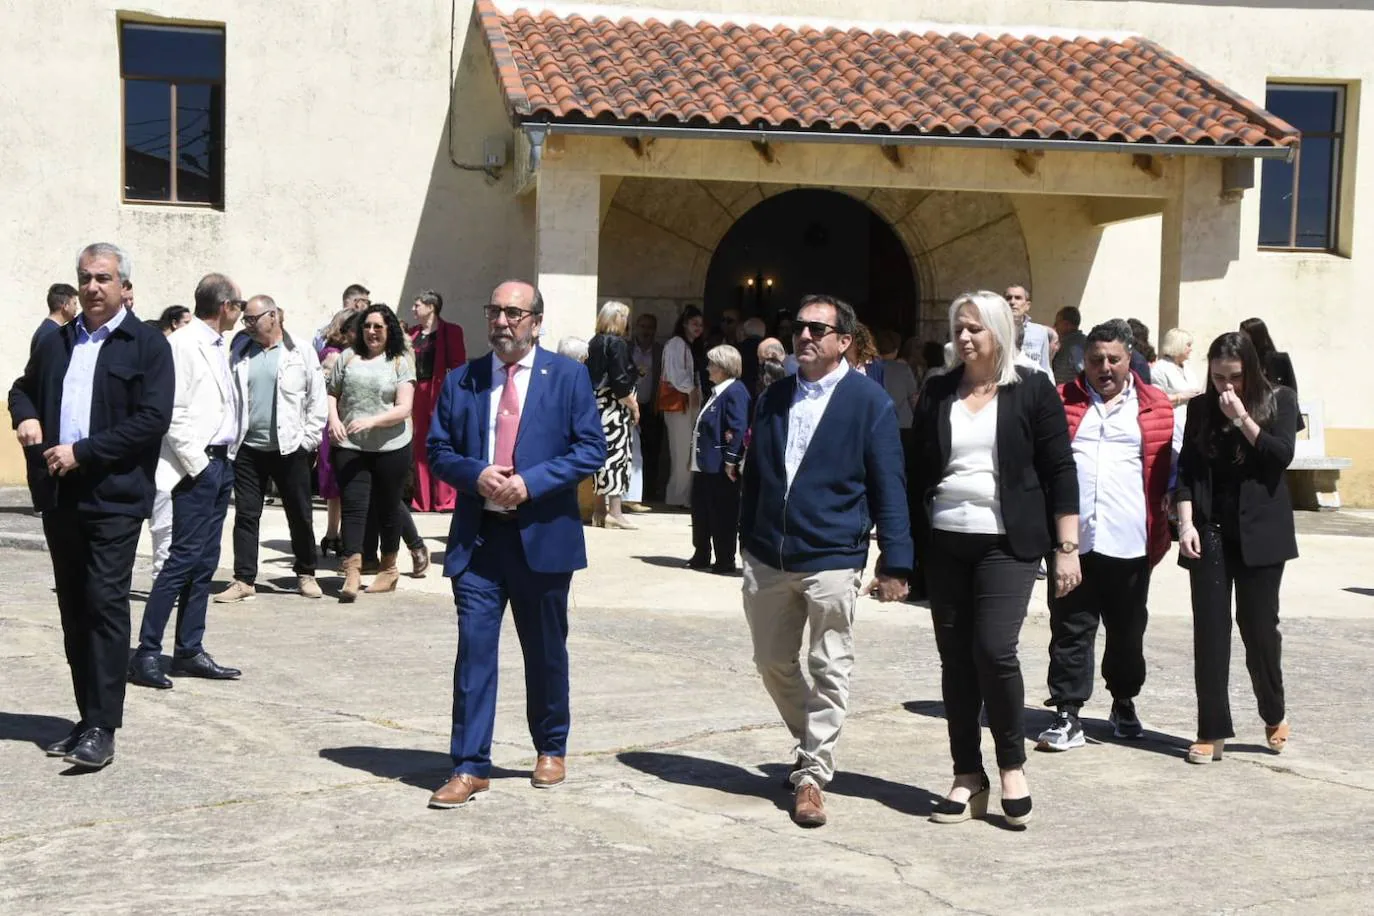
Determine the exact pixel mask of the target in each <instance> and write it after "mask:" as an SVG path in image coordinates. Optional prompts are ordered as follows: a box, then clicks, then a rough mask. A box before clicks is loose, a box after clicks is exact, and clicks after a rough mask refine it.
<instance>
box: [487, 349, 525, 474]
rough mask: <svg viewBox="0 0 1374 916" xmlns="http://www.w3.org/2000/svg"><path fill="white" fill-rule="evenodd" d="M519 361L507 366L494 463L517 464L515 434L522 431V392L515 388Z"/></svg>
mask: <svg viewBox="0 0 1374 916" xmlns="http://www.w3.org/2000/svg"><path fill="white" fill-rule="evenodd" d="M519 371H520V364H519V363H511V364H509V365H507V366H506V384H505V385H504V386H502V388H501V403H500V405H499V407H498V408H497V411H496V454H495V455H493V456H492V464H499V465H502V466H505V467H514V466H515V436H516V434H517V433H518V432H519V431H520V393H519V392H518V391H516V390H515V373H517V372H519Z"/></svg>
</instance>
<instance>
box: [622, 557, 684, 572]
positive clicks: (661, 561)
mask: <svg viewBox="0 0 1374 916" xmlns="http://www.w3.org/2000/svg"><path fill="white" fill-rule="evenodd" d="M630 559H632V560H639V561H640V562H641V563H648V564H649V565H650V566H662V567H663V568H664V569H685V568H686V567H687V560H686V559H685V558H684V557H641V556H635V557H631V558H630Z"/></svg>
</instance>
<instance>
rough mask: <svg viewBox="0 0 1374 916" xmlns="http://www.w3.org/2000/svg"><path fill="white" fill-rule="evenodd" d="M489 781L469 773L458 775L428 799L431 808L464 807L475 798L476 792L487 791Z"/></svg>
mask: <svg viewBox="0 0 1374 916" xmlns="http://www.w3.org/2000/svg"><path fill="white" fill-rule="evenodd" d="M490 785H491V780H489V779H479V778H478V777H476V776H473V775H472V774H470V773H459V774H458V775H457V776H455V777H453V778H452V779H450V780H449V781H448V782H446V783H444V784H443V786H442V787H440V789H439V791H437V792H435V793H434V794H433V795H431V796H430V797H429V806H430V807H431V808H457V807H458V806H460V805H466V804H467V803H468V802H470V801H472V800H473V799H474V798H476V797H477V793H478V792H485V791H487V787H488V786H490Z"/></svg>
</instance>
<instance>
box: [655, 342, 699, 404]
mask: <svg viewBox="0 0 1374 916" xmlns="http://www.w3.org/2000/svg"><path fill="white" fill-rule="evenodd" d="M663 377H664V378H666V379H667V380H668V384H669V385H672V386H673V387H674V388H676V389H677V390H678V391H681V392H682V393H683V394H691V393H692V389H693V388H696V387H697V366H696V361H695V360H693V359H692V348H691V347H689V346H688V345H687V341H685V340H683V339H682V338H681V337H678V336H676V335H674V336H673V337H672V339H671V340H669V341H668V342H667V343H666V344H664V345H663Z"/></svg>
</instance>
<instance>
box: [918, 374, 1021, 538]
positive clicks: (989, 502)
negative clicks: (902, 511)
mask: <svg viewBox="0 0 1374 916" xmlns="http://www.w3.org/2000/svg"><path fill="white" fill-rule="evenodd" d="M997 400H998V397H997V396H996V395H994V396H993V398H992V400H991V401H988V403H987V404H986V405H985V406H984V407H983V409H982V410H980V411H978V412H977V413H976V414H975V413H969V409H968V408H967V407H965V406H964V402H963V401H955V402H954V404H953V405H951V406H950V409H949V463H948V464H946V465H945V476H944V479H943V480H941V481H940V485H939V486H938V487H936V488H935V504H934V506H933V507H932V511H931V525H932V526H933V527H934V528H936V529H937V530H939V531H956V532H959V533H961V534H1006V528H1005V527H1004V526H1003V524H1002V500H1001V497H1000V496H999V493H1000V490H999V489H998V488H999V485H1000V484H999V481H998V475H997Z"/></svg>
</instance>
